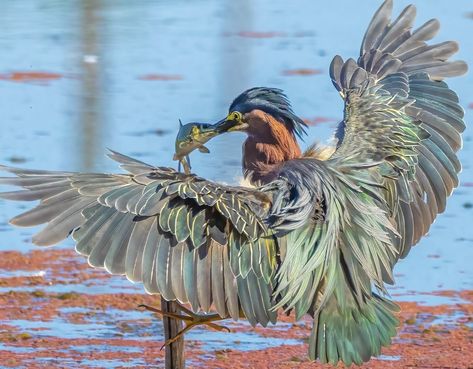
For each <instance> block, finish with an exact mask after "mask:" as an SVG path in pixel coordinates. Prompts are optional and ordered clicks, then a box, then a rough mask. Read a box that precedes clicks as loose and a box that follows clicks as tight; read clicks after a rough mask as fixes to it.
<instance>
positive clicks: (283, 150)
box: [243, 110, 301, 184]
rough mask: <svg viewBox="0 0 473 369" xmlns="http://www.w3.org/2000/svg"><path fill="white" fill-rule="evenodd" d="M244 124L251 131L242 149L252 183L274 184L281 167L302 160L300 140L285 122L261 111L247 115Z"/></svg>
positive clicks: (248, 131)
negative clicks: (298, 142)
mask: <svg viewBox="0 0 473 369" xmlns="http://www.w3.org/2000/svg"><path fill="white" fill-rule="evenodd" d="M245 120H246V121H247V122H248V125H249V127H248V129H247V133H248V138H247V139H246V141H245V143H244V145H243V170H244V173H245V176H248V177H249V178H250V179H251V181H252V182H255V183H261V184H264V183H267V182H270V181H272V180H273V179H275V178H276V177H277V175H278V172H279V169H280V167H281V165H282V163H284V162H285V161H288V160H292V159H296V158H300V157H301V149H300V147H299V145H298V144H297V140H296V138H295V136H294V134H293V133H292V132H291V131H290V130H289V129H288V128H287V127H286V125H285V124H284V122H280V121H279V120H277V119H276V118H274V117H272V116H271V115H269V114H267V113H265V112H263V111H261V110H253V111H251V112H249V113H247V114H245Z"/></svg>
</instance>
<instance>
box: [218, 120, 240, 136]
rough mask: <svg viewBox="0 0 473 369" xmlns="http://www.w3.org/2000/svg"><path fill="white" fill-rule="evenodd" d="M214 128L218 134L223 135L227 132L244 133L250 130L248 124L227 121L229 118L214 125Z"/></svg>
mask: <svg viewBox="0 0 473 369" xmlns="http://www.w3.org/2000/svg"><path fill="white" fill-rule="evenodd" d="M213 128H214V130H215V131H216V132H217V134H222V133H226V132H236V131H244V130H245V129H247V128H248V124H247V123H243V122H236V121H234V120H227V118H224V119H222V120H219V121H218V122H217V123H215V124H213Z"/></svg>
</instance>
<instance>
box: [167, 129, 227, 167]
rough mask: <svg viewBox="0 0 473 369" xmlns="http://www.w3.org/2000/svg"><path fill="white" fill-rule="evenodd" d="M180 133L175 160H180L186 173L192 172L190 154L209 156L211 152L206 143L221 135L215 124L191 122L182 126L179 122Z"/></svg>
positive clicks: (178, 133) (177, 137) (176, 144)
mask: <svg viewBox="0 0 473 369" xmlns="http://www.w3.org/2000/svg"><path fill="white" fill-rule="evenodd" d="M179 125H180V127H179V131H178V132H177V136H176V142H175V153H174V156H173V160H179V163H180V164H182V165H183V166H184V171H185V172H188V171H189V170H190V160H189V154H190V153H191V152H193V151H194V150H199V151H200V152H201V153H205V154H208V153H210V150H209V149H208V148H207V147H206V146H205V143H206V142H207V141H209V140H210V139H212V138H213V137H215V136H217V135H218V134H219V127H217V125H215V124H209V123H198V122H191V123H187V124H182V122H181V121H180V120H179Z"/></svg>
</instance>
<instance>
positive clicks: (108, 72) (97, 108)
mask: <svg viewBox="0 0 473 369" xmlns="http://www.w3.org/2000/svg"><path fill="white" fill-rule="evenodd" d="M409 2H410V1H406V0H397V1H396V5H395V9H396V11H399V10H400V9H401V8H402V7H403V6H405V5H407V4H408V3H409ZM415 3H416V4H417V5H418V13H419V23H418V24H420V22H421V21H426V20H427V19H429V18H432V17H438V18H440V20H441V21H442V26H443V28H442V31H441V33H440V37H438V38H437V40H441V41H442V40H446V39H456V40H458V41H459V42H460V44H461V51H460V53H459V54H458V58H462V59H465V60H467V61H468V62H470V64H472V63H471V62H472V61H473V59H472V55H473V39H472V38H471V34H472V32H473V20H472V19H471V17H468V16H466V14H467V13H471V12H472V11H473V5H472V3H471V1H470V0H461V1H460V0H457V1H455V3H454V6H453V5H452V2H446V1H441V2H440V1H437V2H432V1H427V0H422V1H415ZM330 4H333V3H329V2H327V3H326V4H325V5H321V3H320V2H314V1H310V0H298V1H293V2H288V1H285V0H271V1H269V0H264V1H263V0H257V1H253V0H252V1H250V0H241V1H237V2H236V1H218V0H199V1H194V2H185V1H154V2H148V1H144V0H141V1H133V2H130V1H125V0H119V1H111V0H104V1H95V0H84V1H78V0H76V1H68V2H63V1H50V0H23V1H15V0H4V1H3V2H2V16H1V19H2V32H1V34H0V48H1V50H2V57H1V58H0V112H1V115H0V128H1V136H0V163H2V164H7V165H16V166H21V167H30V168H42V169H51V170H61V169H63V170H89V171H90V170H95V171H115V170H116V165H115V163H113V162H112V161H110V160H108V159H106V158H105V156H104V153H105V149H106V147H110V148H112V149H114V150H117V151H119V152H123V153H124V154H128V155H132V156H135V157H137V158H139V159H140V160H143V161H147V162H150V163H152V164H157V165H167V166H175V163H174V162H172V160H171V157H172V153H173V145H174V137H175V136H174V135H175V133H176V129H177V125H178V123H177V122H178V119H179V118H180V119H182V120H183V121H194V120H195V121H215V120H217V119H219V118H221V117H223V116H224V115H225V113H226V111H227V107H228V105H229V103H230V102H231V100H232V99H233V98H234V97H235V96H236V95H237V94H238V93H239V92H241V91H242V90H244V89H246V88H249V87H252V86H258V85H265V86H275V87H279V88H282V89H284V90H285V91H286V93H287V95H288V96H289V98H290V100H291V101H292V103H293V106H294V110H295V111H296V113H298V114H299V115H300V116H301V117H303V118H307V119H311V120H314V121H317V122H321V123H320V124H318V125H317V126H316V127H311V128H310V129H309V131H308V133H309V134H308V138H307V139H306V140H305V144H304V145H303V146H304V147H305V146H307V145H308V144H310V143H312V142H313V141H314V140H319V141H325V140H327V139H328V138H330V136H331V134H332V132H333V128H334V127H335V125H336V122H337V121H338V120H339V119H340V118H341V116H342V103H341V100H340V99H339V98H338V95H337V92H336V91H335V89H334V88H333V87H332V85H331V82H330V80H329V78H328V75H327V70H328V65H329V63H330V60H331V58H332V57H333V55H335V54H336V53H340V54H341V55H342V56H344V57H350V56H356V55H357V53H358V49H359V44H360V41H361V37H362V33H363V31H364V30H365V28H366V25H367V23H368V21H369V18H370V16H371V14H372V13H373V11H374V9H375V8H376V6H377V4H378V2H376V1H371V2H367V1H366V2H365V1H363V2H353V1H349V0H343V1H339V2H338V3H337V7H336V8H335V7H333V6H331V5H330ZM338 4H340V5H338ZM301 69H303V71H302V72H301ZM304 70H305V72H304ZM472 85H473V73H470V74H469V75H467V76H466V77H462V78H458V79H455V80H452V81H451V86H452V87H453V88H454V89H455V90H456V91H457V92H458V94H459V96H460V99H461V103H462V104H463V106H464V107H465V108H466V107H467V106H468V105H469V104H470V103H471V102H473V93H472V92H471V86H472ZM472 112H473V110H472V109H471V108H470V109H466V120H467V122H468V121H470V120H471V117H472V116H473V114H472ZM464 138H465V144H464V148H463V150H462V151H461V153H460V157H461V160H462V163H463V165H464V170H463V172H462V174H461V177H460V178H461V182H462V185H461V187H460V188H459V189H457V190H456V191H455V192H454V194H453V196H452V198H451V199H450V201H449V204H448V208H447V211H446V212H445V214H443V215H441V216H440V217H439V218H438V220H437V221H436V222H435V224H434V225H433V227H432V229H431V232H430V233H429V235H428V237H425V238H424V239H423V240H422V241H421V243H420V244H419V245H418V246H416V247H415V248H414V249H413V250H412V252H411V253H410V254H409V256H408V257H407V259H406V260H403V261H401V262H400V263H399V264H398V265H397V266H396V269H395V274H396V282H397V284H396V286H394V287H393V288H391V292H392V294H393V295H394V297H395V298H396V299H397V300H405V301H412V300H414V301H418V302H422V303H424V304H438V303H444V302H451V303H455V302H456V301H455V300H454V298H447V297H442V296H432V295H430V294H429V293H430V292H432V291H438V290H462V289H472V288H473V268H472V267H471V261H472V260H473V227H472V226H471V225H472V224H473V223H472V221H473V208H472V207H471V204H472V203H473V143H472V135H471V130H469V129H468V130H467V131H466V133H465V136H464ZM242 140H243V136H242V135H240V134H234V135H225V136H221V137H218V138H216V139H215V140H214V141H212V142H210V143H209V145H208V146H209V148H210V151H211V153H212V154H213V155H203V154H200V153H195V154H193V157H192V159H193V160H192V163H193V169H194V171H195V172H197V173H198V174H199V175H201V176H205V177H208V178H212V179H217V180H224V181H225V182H237V181H238V179H239V177H240V153H241V149H240V146H241V142H242ZM22 209H24V205H19V204H15V203H10V202H5V201H1V200H0V250H1V251H4V250H19V251H22V252H27V251H29V250H31V249H33V246H31V245H30V244H29V242H28V240H29V238H30V237H31V234H32V230H29V229H13V228H11V227H9V226H8V225H7V224H6V223H7V220H8V219H9V218H11V217H12V216H14V215H15V214H17V213H18V212H20V211H21V210H22ZM71 245H72V243H71V242H70V241H66V242H65V246H61V247H70V246H71ZM18 273H19V275H21V273H22V272H21V271H19V272H18ZM0 276H1V277H2V278H5V277H11V275H5V274H3V273H1V272H0ZM91 283H92V284H93V281H92V282H91ZM97 285H98V287H97V286H95V287H94V286H92V285H89V286H84V285H53V286H50V287H46V289H50V291H51V292H66V291H68V290H73V291H77V292H86V291H87V293H108V292H112V293H113V292H117V291H119V290H121V286H123V289H122V292H125V293H126V292H127V291H130V292H136V290H137V288H139V286H133V287H130V285H129V282H128V281H126V280H125V279H122V278H119V277H113V278H110V280H109V281H108V282H105V285H104V282H103V281H102V280H101V281H100V282H97ZM125 286H126V287H127V288H125ZM21 288H22V287H18V289H20V290H21ZM25 288H26V287H25ZM94 288H95V289H94ZM10 289H11V288H8V290H10ZM0 292H7V289H5V288H2V287H0ZM18 324H20V323H18ZM45 324H46V323H45ZM21 325H23V323H21ZM56 328H57V327H56V326H55V325H51V326H49V329H52V330H54V329H56ZM101 328H103V329H104V330H105V329H106V326H103V327H101ZM195 335H196V337H195V339H199V340H202V337H200V336H198V333H196V334H195ZM249 340H250V341H251V339H249ZM253 343H254V344H255V345H256V346H255V347H260V348H263V347H266V346H264V344H263V342H261V341H259V340H258V339H255V340H253ZM112 364H113V363H112ZM112 364H110V366H109V367H113V365H112ZM84 365H85V364H84Z"/></svg>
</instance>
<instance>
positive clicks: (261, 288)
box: [1, 0, 467, 365]
mask: <svg viewBox="0 0 473 369" xmlns="http://www.w3.org/2000/svg"><path fill="white" fill-rule="evenodd" d="M391 12H392V1H391V0H386V1H385V2H384V3H383V5H382V6H381V7H380V9H379V10H378V11H377V12H376V14H375V15H374V17H373V19H372V21H371V23H370V25H369V27H368V30H367V32H366V34H365V37H364V39H363V42H362V45H361V50H360V56H359V58H358V60H354V59H348V60H347V61H345V62H344V61H343V60H342V58H341V57H340V56H336V57H335V58H334V59H333V61H332V63H331V66H330V77H331V79H332V81H333V84H334V85H335V87H336V89H337V90H338V91H339V93H340V96H341V97H342V99H343V100H344V103H345V108H344V117H343V121H342V122H341V123H340V124H339V126H338V128H337V130H336V132H335V138H336V140H335V141H336V144H334V147H333V148H332V149H331V150H329V151H325V153H324V154H323V155H322V154H321V150H320V149H319V148H317V147H312V148H309V149H308V150H307V151H305V152H302V150H301V149H300V147H299V144H298V138H300V137H301V136H303V135H304V133H305V129H306V125H305V124H304V122H303V121H302V120H301V119H300V118H299V117H298V116H296V115H295V113H294V112H293V110H292V108H291V105H290V103H289V101H288V99H287V98H286V96H285V95H284V94H283V93H282V91H281V90H278V89H274V88H252V89H250V90H248V91H245V92H243V93H242V94H241V95H240V96H238V97H237V98H236V99H235V100H234V101H233V103H232V104H231V106H230V111H229V114H228V115H227V116H226V118H225V119H223V120H221V121H220V122H218V123H216V124H215V125H213V126H211V127H210V126H209V125H198V124H193V125H190V126H184V127H183V128H181V130H182V131H181V132H180V136H179V139H178V142H177V151H176V159H179V160H184V156H185V155H187V154H189V153H190V152H191V151H192V150H194V149H196V148H202V147H203V145H204V144H205V142H206V141H207V140H208V139H210V138H212V137H215V136H216V135H218V134H223V133H226V132H231V131H243V132H246V133H247V136H248V137H247V139H246V141H245V143H244V145H243V170H244V174H245V177H247V178H248V179H249V180H250V181H251V182H252V183H253V185H254V186H253V187H241V186H234V187H232V186H228V185H223V184H219V183H215V182H212V181H208V180H205V179H203V178H200V177H198V176H195V175H193V174H188V173H180V172H178V171H175V170H174V169H171V168H164V167H154V166H151V165H148V164H145V163H143V162H141V161H137V160H134V159H132V158H129V157H126V156H124V155H121V154H118V153H116V152H112V153H111V154H110V157H111V158H112V159H114V160H115V161H117V162H119V163H120V164H121V167H122V168H123V169H124V170H125V171H126V172H127V173H126V174H89V173H71V172H49V171H38V170H24V169H16V168H7V167H2V169H4V170H6V171H9V172H12V173H13V174H16V177H9V178H2V179H1V181H2V182H3V183H6V184H10V185H16V186H21V187H23V188H24V190H20V191H16V192H9V193H3V194H2V197H3V198H7V199H12V200H23V201H28V200H40V204H39V205H38V206H37V207H35V208H33V209H32V210H30V211H27V212H26V213H23V214H21V215H19V216H17V217H15V218H13V219H12V221H11V223H12V224H14V225H18V226H34V225H38V224H43V223H47V226H46V227H45V228H44V229H43V230H42V231H41V232H40V233H38V234H37V235H35V236H34V237H33V242H34V243H36V244H38V245H52V244H55V243H58V242H60V241H61V240H63V239H65V238H66V237H68V236H69V235H70V234H71V233H72V237H73V239H74V240H75V241H76V242H77V246H76V250H77V251H78V252H79V253H81V254H83V255H85V256H87V257H88V261H89V263H90V265H92V266H94V267H102V268H105V269H106V270H107V271H108V272H110V273H112V274H121V275H126V276H127V278H128V279H130V280H131V281H134V282H138V281H141V282H143V284H144V288H145V290H146V291H147V292H148V293H153V294H161V295H162V296H163V297H164V298H165V299H166V300H169V301H172V300H175V301H178V302H179V303H180V304H188V306H190V309H187V308H185V307H184V306H183V307H182V310H183V313H188V316H186V315H181V314H173V316H174V317H175V318H178V319H184V320H186V321H187V322H188V323H189V324H188V326H187V328H185V329H186V330H187V329H190V328H191V327H192V326H195V325H197V324H207V325H211V326H213V327H214V328H217V329H222V327H221V326H218V325H216V324H215V323H214V322H216V321H218V320H220V319H224V318H233V319H239V318H240V317H241V316H243V317H245V318H246V319H247V320H248V321H249V322H250V323H251V324H252V325H253V326H255V325H257V324H258V323H259V324H261V325H263V326H266V325H267V324H268V323H270V322H271V323H275V322H276V320H277V316H278V315H277V312H278V310H284V311H286V312H289V311H294V313H295V317H296V319H300V318H302V317H303V316H305V315H310V316H311V317H312V318H313V329H312V334H311V336H310V341H309V356H310V357H311V358H312V359H316V358H318V359H320V361H322V362H330V363H333V364H336V363H337V362H339V361H343V362H344V363H345V364H347V365H349V364H351V363H356V364H360V363H362V362H364V361H367V360H369V359H370V358H371V357H372V356H373V355H379V354H380V352H381V348H382V347H383V346H386V345H389V343H390V341H391V338H392V337H393V336H394V335H395V334H396V327H397V325H398V320H397V318H396V316H395V312H396V311H397V309H398V308H397V305H396V304H395V303H393V302H392V301H390V299H389V295H388V293H387V291H386V284H392V283H393V281H394V279H393V267H394V265H395V264H396V263H397V262H398V261H399V260H400V259H401V258H404V257H405V256H406V255H407V254H408V253H409V250H410V249H411V247H412V246H413V245H415V244H416V243H417V242H418V241H419V240H420V239H421V237H422V236H423V235H425V234H426V233H427V232H428V230H429V228H430V226H431V224H432V222H433V221H434V219H435V218H436V216H437V215H438V214H440V213H442V212H443V211H444V210H445V205H446V200H447V198H448V196H449V195H450V194H451V193H452V190H453V189H454V188H455V187H457V186H458V177H457V175H458V173H459V172H460V162H459V160H458V158H457V156H456V152H457V151H458V150H459V149H460V147H461V144H462V139H461V133H462V132H463V130H464V129H465V124H464V121H463V116H464V112H463V109H462V108H461V107H460V105H459V103H458V97H457V95H456V94H455V92H453V91H452V90H451V89H450V88H449V87H448V85H447V84H446V83H445V82H444V79H445V78H447V77H454V76H459V75H462V74H464V73H465V72H466V70H467V66H466V64H465V63H464V62H461V61H454V62H451V61H449V58H450V57H451V56H452V55H453V54H455V52H457V50H458V45H457V43H455V42H451V41H450V42H443V43H439V44H432V45H429V44H427V43H426V41H428V40H430V39H432V38H433V37H434V35H435V34H436V33H437V31H438V29H439V22H438V21H437V20H435V19H434V20H430V21H428V22H427V23H425V24H424V25H422V26H421V27H420V28H418V29H417V30H415V31H413V32H411V29H412V26H413V22H414V18H415V7H414V6H412V5H411V6H408V7H407V8H406V9H405V10H404V11H403V12H402V13H401V14H400V15H399V17H398V18H396V19H395V20H394V21H392V20H391ZM204 151H205V150H204ZM150 309H152V308H150ZM200 311H203V312H210V311H214V312H215V314H208V315H202V314H197V313H198V312H200Z"/></svg>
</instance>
